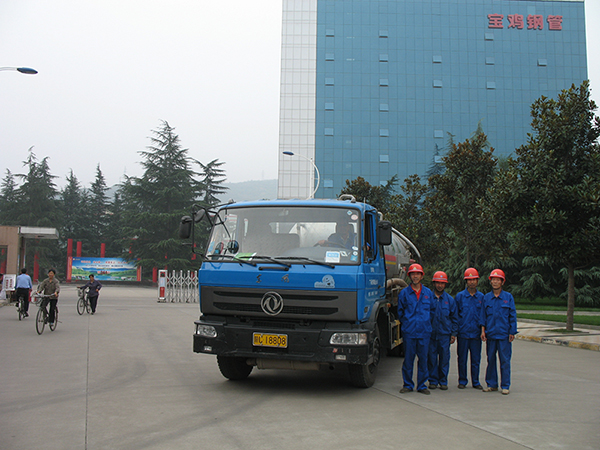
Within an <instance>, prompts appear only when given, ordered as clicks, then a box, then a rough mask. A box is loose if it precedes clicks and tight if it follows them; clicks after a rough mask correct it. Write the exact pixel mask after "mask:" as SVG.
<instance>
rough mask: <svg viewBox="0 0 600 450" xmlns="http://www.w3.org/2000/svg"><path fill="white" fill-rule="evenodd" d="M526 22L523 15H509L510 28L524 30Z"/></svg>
mask: <svg viewBox="0 0 600 450" xmlns="http://www.w3.org/2000/svg"><path fill="white" fill-rule="evenodd" d="M524 24H525V22H524V21H523V15H522V14H509V15H508V28H518V29H519V30H522V29H523V26H524Z"/></svg>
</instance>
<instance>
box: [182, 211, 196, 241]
mask: <svg viewBox="0 0 600 450" xmlns="http://www.w3.org/2000/svg"><path fill="white" fill-rule="evenodd" d="M193 226H194V222H193V221H192V218H191V217H190V216H183V217H182V218H181V222H180V223H179V237H180V238H181V239H188V238H189V237H190V236H191V234H192V227H193Z"/></svg>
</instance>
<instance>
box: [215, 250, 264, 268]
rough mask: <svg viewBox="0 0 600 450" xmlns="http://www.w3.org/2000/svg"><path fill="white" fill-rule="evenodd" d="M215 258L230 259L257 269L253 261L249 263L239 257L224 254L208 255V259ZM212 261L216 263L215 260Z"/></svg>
mask: <svg viewBox="0 0 600 450" xmlns="http://www.w3.org/2000/svg"><path fill="white" fill-rule="evenodd" d="M213 256H216V257H219V258H229V259H232V260H234V261H236V262H239V263H240V264H241V263H244V264H250V265H251V266H252V267H256V263H254V262H252V261H248V260H247V259H242V258H238V257H237V256H234V255H225V254H223V253H213V254H211V255H206V257H207V258H211V257H213ZM211 261H214V260H213V259H211Z"/></svg>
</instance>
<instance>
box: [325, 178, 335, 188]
mask: <svg viewBox="0 0 600 450" xmlns="http://www.w3.org/2000/svg"><path fill="white" fill-rule="evenodd" d="M323 187H326V188H332V187H333V180H323Z"/></svg>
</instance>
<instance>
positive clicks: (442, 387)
mask: <svg viewBox="0 0 600 450" xmlns="http://www.w3.org/2000/svg"><path fill="white" fill-rule="evenodd" d="M440 389H441V390H442V391H447V390H448V386H446V385H445V384H441V385H440Z"/></svg>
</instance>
